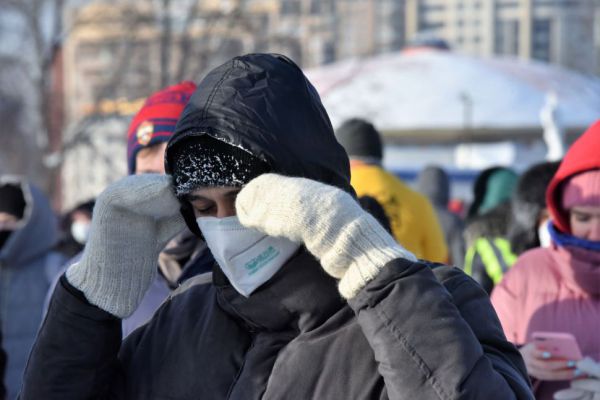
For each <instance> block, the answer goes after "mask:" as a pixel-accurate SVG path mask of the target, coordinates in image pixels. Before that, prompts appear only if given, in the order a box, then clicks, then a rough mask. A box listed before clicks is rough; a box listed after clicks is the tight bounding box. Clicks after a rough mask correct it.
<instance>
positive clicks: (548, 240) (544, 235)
mask: <svg viewBox="0 0 600 400" xmlns="http://www.w3.org/2000/svg"><path fill="white" fill-rule="evenodd" d="M548 224H549V222H548V220H545V221H544V222H542V223H541V224H540V225H539V226H538V238H539V239H540V246H541V247H550V245H551V244H552V237H551V236H550V230H549V229H548Z"/></svg>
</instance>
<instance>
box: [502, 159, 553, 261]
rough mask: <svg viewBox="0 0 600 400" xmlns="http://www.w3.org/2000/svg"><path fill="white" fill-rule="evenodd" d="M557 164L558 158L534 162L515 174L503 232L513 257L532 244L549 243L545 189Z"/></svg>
mask: <svg viewBox="0 0 600 400" xmlns="http://www.w3.org/2000/svg"><path fill="white" fill-rule="evenodd" d="M559 165H560V161H554V162H542V163H539V164H534V165H532V166H531V167H529V168H528V169H527V170H526V171H525V172H523V173H522V174H521V176H520V177H519V181H518V182H517V187H516V188H515V192H514V194H513V197H512V199H511V218H510V223H509V227H508V234H507V238H508V240H509V241H510V247H511V249H512V251H513V253H514V254H515V255H517V256H520V255H521V254H522V253H524V252H525V251H527V250H530V249H533V248H535V247H539V246H545V247H548V246H549V245H550V241H551V240H550V233H549V231H548V228H547V225H548V220H549V219H550V214H549V213H548V209H547V207H546V189H547V188H548V184H549V183H550V181H551V180H552V177H553V176H554V174H555V173H556V171H557V170H558V166H559Z"/></svg>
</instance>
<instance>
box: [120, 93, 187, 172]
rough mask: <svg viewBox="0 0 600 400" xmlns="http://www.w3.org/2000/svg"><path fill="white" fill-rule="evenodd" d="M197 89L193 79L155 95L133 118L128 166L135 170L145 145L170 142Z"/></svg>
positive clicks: (130, 126)
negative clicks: (182, 113)
mask: <svg viewBox="0 0 600 400" xmlns="http://www.w3.org/2000/svg"><path fill="white" fill-rule="evenodd" d="M195 90H196V84H194V82H190V81H184V82H180V83H178V84H177V85H173V86H169V87H167V88H165V89H163V90H161V91H159V92H156V93H154V94H152V95H151V96H150V97H148V99H146V102H145V103H144V105H143V106H142V108H141V109H140V111H138V113H137V114H136V115H135V116H134V117H133V120H132V121H131V124H130V125H129V129H128V130H127V167H128V169H129V174H133V173H134V172H135V157H136V155H137V153H138V151H140V150H141V149H143V148H144V147H148V146H152V145H155V144H158V143H163V142H167V141H169V138H170V137H171V135H172V134H173V132H174V131H175V125H176V124H177V120H178V119H179V116H180V115H181V112H182V111H183V109H184V107H185V105H186V104H187V102H188V100H189V99H190V97H191V96H192V94H193V93H194V91H195Z"/></svg>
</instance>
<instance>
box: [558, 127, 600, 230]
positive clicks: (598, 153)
mask: <svg viewBox="0 0 600 400" xmlns="http://www.w3.org/2000/svg"><path fill="white" fill-rule="evenodd" d="M598 169H600V120H598V121H596V123H594V124H593V125H592V126H590V127H589V128H588V130H587V131H585V133H584V134H583V135H581V137H580V138H579V139H577V140H576V141H575V143H573V145H572V146H571V147H570V148H569V150H568V151H567V154H565V157H564V159H563V161H562V162H561V163H560V166H559V167H558V171H557V172H556V174H555V175H554V178H552V181H551V182H550V184H549V185H548V190H547V191H546V203H547V204H548V210H549V211H550V216H551V217H552V222H553V223H554V225H555V226H556V228H558V230H559V231H561V232H563V233H571V229H570V225H569V215H568V212H567V210H566V208H564V207H563V202H564V200H563V196H564V195H565V191H569V192H570V191H571V189H569V188H568V187H569V186H570V183H567V182H571V183H572V182H575V184H576V185H577V186H579V185H580V184H584V185H585V186H586V187H587V189H586V193H587V194H586V197H589V196H591V195H592V193H591V192H589V190H593V187H595V188H596V189H594V190H596V193H594V195H595V196H598V192H597V191H598V188H599V186H598V184H597V182H596V181H595V179H593V178H592V180H593V181H594V182H595V183H594V185H593V187H592V186H589V183H590V182H585V183H584V182H579V180H580V179H582V180H586V181H587V179H588V178H587V177H585V175H588V174H587V173H584V172H586V171H592V170H598ZM579 176H581V178H579ZM581 194H583V193H581ZM567 196H569V197H570V196H572V194H571V193H567ZM577 197H579V194H578V195H577ZM572 200H573V199H571V198H570V199H568V202H571V201H572ZM581 205H583V204H581Z"/></svg>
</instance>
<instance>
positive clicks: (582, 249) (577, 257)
mask: <svg viewBox="0 0 600 400" xmlns="http://www.w3.org/2000/svg"><path fill="white" fill-rule="evenodd" d="M546 201H547V204H548V209H549V211H550V216H551V222H550V223H549V225H548V228H549V231H550V234H551V237H552V245H551V246H550V247H549V248H536V249H532V250H530V251H527V252H525V253H523V254H522V255H521V256H520V257H519V259H518V260H517V262H516V264H515V265H514V266H513V268H512V269H511V270H510V271H509V272H508V273H507V274H506V275H505V277H504V279H503V280H502V281H501V283H500V284H499V285H497V286H496V287H495V289H494V291H493V293H492V297H491V299H492V303H493V305H494V307H495V308H496V312H497V313H498V317H499V318H500V322H501V323H502V327H503V329H504V333H505V334H506V336H507V338H508V340H510V341H512V342H513V343H515V344H517V345H519V346H521V347H520V350H521V354H522V356H523V358H524V360H525V364H526V366H527V369H528V372H529V375H530V376H531V377H532V379H533V382H534V388H535V394H536V398H537V399H542V400H546V399H552V396H553V394H554V393H555V392H556V391H557V390H559V389H562V388H565V387H568V386H569V383H570V381H572V380H573V379H576V378H579V377H581V376H582V375H583V374H582V373H581V371H580V370H579V369H578V368H576V361H578V360H565V359H559V358H556V357H553V355H552V354H550V353H548V352H543V351H541V350H539V349H538V348H536V346H535V345H534V344H533V343H532V334H533V333H534V332H537V331H551V332H566V333H571V334H573V335H574V336H575V338H576V339H577V342H578V344H579V347H580V349H581V352H582V354H583V356H584V357H586V356H587V357H591V358H592V359H594V360H596V361H598V360H600V336H599V335H600V121H597V122H596V123H595V124H594V125H592V126H591V127H590V128H589V129H588V130H587V131H586V132H585V133H584V134H583V135H582V136H581V137H580V138H579V139H578V140H577V141H576V142H575V143H574V144H573V145H572V147H571V148H570V149H569V151H568V152H567V154H566V156H565V158H564V159H563V161H562V163H561V165H560V167H559V169H558V171H557V172H556V174H555V175H554V177H553V179H552V181H551V182H550V184H549V186H548V189H547V192H546Z"/></svg>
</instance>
